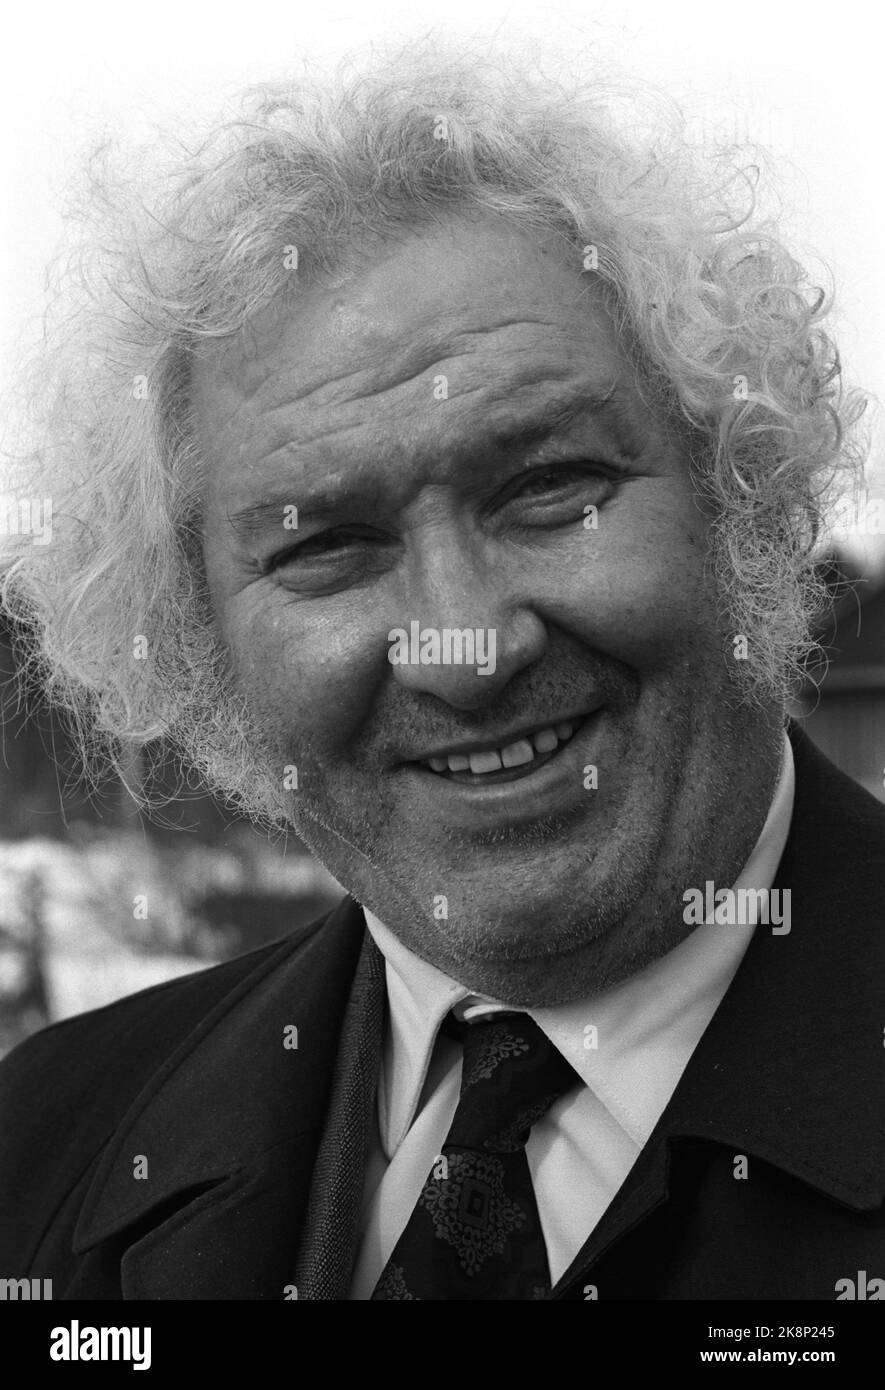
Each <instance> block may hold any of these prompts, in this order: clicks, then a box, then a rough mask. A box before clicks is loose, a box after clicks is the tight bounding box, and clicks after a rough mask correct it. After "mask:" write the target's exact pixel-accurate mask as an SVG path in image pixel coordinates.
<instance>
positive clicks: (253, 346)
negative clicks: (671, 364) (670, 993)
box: [194, 218, 779, 1004]
mask: <svg viewBox="0 0 885 1390" xmlns="http://www.w3.org/2000/svg"><path fill="white" fill-rule="evenodd" d="M194 406H195V419H196V427H197V431H198V436H199V442H200V445H201V448H202V451H203V456H204V458H205V460H206V463H207V483H206V492H205V499H204V500H205V541H204V552H205V563H206V572H207V577H208V582H209V590H210V596H211V601H212V604H213V608H214V611H215V614H216V620H217V624H218V629H219V632H220V634H221V636H222V638H223V640H224V642H225V643H226V644H227V646H228V648H229V650H230V653H231V658H232V664H233V669H234V672H235V677H236V680H237V682H238V684H239V686H240V688H241V689H242V691H243V693H244V694H245V696H246V697H247V700H248V702H249V706H250V709H251V713H252V717H253V719H254V721H255V723H256V728H257V730H258V731H259V732H260V735H261V743H262V745H263V746H264V747H265V748H269V749H271V750H272V753H271V757H272V758H273V757H275V758H276V766H275V767H274V768H272V769H271V770H272V771H273V773H274V775H275V776H276V778H277V779H278V783H279V785H280V786H281V787H283V786H285V785H286V778H287V777H288V783H289V785H290V786H291V784H292V783H293V782H294V780H295V779H294V776H293V774H292V772H291V770H290V771H289V772H288V773H287V768H288V769H292V768H293V767H294V768H296V769H297V790H296V789H292V790H291V791H290V793H289V798H288V804H289V807H290V815H291V820H292V822H293V824H294V826H295V827H296V829H297V830H298V832H299V833H300V834H301V835H302V837H303V838H304V840H305V841H306V842H307V844H308V845H310V846H311V848H312V849H313V850H314V851H315V852H316V853H317V855H318V856H319V857H320V858H321V859H322V860H323V861H324V863H325V864H326V865H327V866H328V867H329V868H330V870H331V871H332V873H333V874H335V876H336V877H337V878H338V879H339V880H340V881H341V882H342V883H343V884H345V885H346V887H347V888H348V889H349V890H350V891H351V892H352V893H353V894H354V896H355V897H356V898H357V899H358V900H359V901H361V902H363V903H365V904H366V905H367V906H368V907H370V908H371V909H372V910H373V911H374V912H376V913H377V915H378V916H379V917H380V918H381V919H382V920H383V921H384V922H385V923H386V924H387V925H388V926H389V927H390V928H391V929H392V930H393V931H395V932H396V933H397V935H398V936H399V937H400V938H401V939H402V940H403V941H404V942H405V943H406V944H407V945H408V946H410V947H411V948H412V949H413V950H414V951H416V952H417V953H418V954H419V955H420V956H422V957H424V958H425V959H428V960H430V961H432V962H433V963H434V964H435V965H437V966H439V967H440V968H441V969H443V970H446V971H447V972H448V973H450V974H452V975H454V976H455V977H456V978H458V979H459V980H461V981H462V982H464V983H466V984H468V985H469V986H471V987H472V988H474V989H476V990H480V991H483V992H485V993H488V994H492V995H495V996H497V997H500V998H505V999H508V1000H510V1001H512V1002H515V1003H523V1004H531V1003H542V1002H556V1001H558V1000H563V999H567V998H577V997H580V996H581V995H582V994H585V993H588V992H590V991H592V990H593V989H596V988H598V987H600V986H601V985H604V984H605V983H607V982H610V981H611V980H614V979H616V978H619V977H621V976H623V975H625V974H627V973H630V972H631V971H632V970H634V969H636V968H637V967H638V966H640V965H641V964H643V963H645V961H647V960H649V959H652V958H654V957H655V956H657V955H659V954H660V953H661V952H662V951H664V950H666V949H669V948H670V947H671V946H672V945H674V944H676V942H677V941H678V940H679V939H681V938H682V936H684V935H685V934H686V933H687V931H688V930H689V928H687V927H686V926H685V925H684V924H683V922H682V906H683V904H682V893H683V891H684V889H685V888H686V887H689V886H695V885H697V886H702V885H703V883H704V881H705V879H707V878H714V879H715V880H717V881H718V882H720V883H723V884H728V883H730V882H732V881H733V879H734V877H735V876H736V874H737V872H738V871H739V870H740V868H741V866H742V864H743V862H744V860H745V859H746V857H747V855H748V853H749V851H750V849H751V848H752V845H753V843H754V840H755V838H756V836H757V835H758V833H759V830H760V829H761V825H762V821H763V819H764V816H765V812H766V810H767V803H768V798H769V796H770V792H771V786H772V781H773V776H774V773H775V770H776V756H777V746H778V739H779V720H778V719H777V717H776V715H775V713H774V712H771V714H770V715H769V716H768V717H766V718H765V719H761V718H760V715H759V714H758V713H757V714H756V715H755V716H751V715H750V714H749V713H748V712H746V711H743V712H742V711H741V710H740V709H739V708H738V707H737V705H736V701H735V696H734V685H733V676H732V675H731V672H730V671H729V663H730V660H731V659H732V658H731V652H732V650H733V649H732V644H731V633H730V632H729V630H728V627H727V624H726V622H725V620H724V619H723V618H722V617H721V616H720V615H719V605H717V602H716V598H715V595H714V593H713V592H712V589H711V584H710V580H709V577H708V575H707V574H706V573H705V560H706V556H707V544H708V521H707V519H706V518H705V516H704V515H703V514H702V511H701V510H700V508H699V506H698V504H697V501H696V499H695V496H694V490H693V487H692V484H691V482H690V479H689V476H688V470H687V462H686V459H685V458H684V457H682V456H681V454H680V452H679V451H678V449H677V448H676V447H674V446H673V445H672V444H671V443H669V442H668V440H667V437H666V434H665V431H664V428H663V424H662V421H661V420H660V419H658V418H656V416H655V414H654V413H653V411H652V410H651V409H650V408H649V407H648V406H647V405H646V404H644V402H643V400H642V399H641V396H640V393H639V389H638V384H637V379H636V375H635V372H634V369H633V368H632V366H631V364H630V361H629V360H628V358H627V355H626V353H625V351H624V349H623V347H622V344H621V342H620V341H619V337H618V333H617V331H616V328H615V326H614V324H613V321H612V319H611V318H610V316H609V315H608V313H607V312H606V309H605V307H604V304H603V300H602V297H601V295H600V294H599V291H598V288H597V287H595V286H594V284H593V277H592V275H589V274H586V273H583V267H582V265H581V261H580V258H579V257H578V256H577V255H575V254H571V253H569V252H568V251H567V250H565V249H563V248H561V247H558V246H557V247H551V246H550V245H542V244H540V243H539V242H538V241H537V240H535V239H534V238H532V237H531V236H528V235H525V234H523V233H521V232H519V231H517V230H515V229H512V228H508V227H507V226H505V225H503V224H502V223H500V222H498V221H497V220H496V219H492V218H489V219H486V220H474V221H468V220H467V219H453V220H452V221H451V222H449V223H448V224H444V225H441V226H439V227H434V228H433V229H430V230H420V231H416V232H415V233H414V235H413V236H412V237H411V238H409V239H407V240H406V241H405V242H404V243H402V244H399V245H394V244H390V245H389V246H387V247H386V248H384V249H381V250H379V251H378V252H377V253H376V254H375V255H374V256H373V257H372V258H371V259H369V260H368V262H367V264H366V265H365V267H364V268H363V269H362V270H360V271H359V272H358V273H355V274H354V275H353V277H352V278H349V279H348V280H346V281H345V282H344V284H343V285H341V286H340V287H337V288H333V287H330V286H329V285H319V286H314V287H312V288H310V289H308V290H305V291H303V292H302V293H301V295H300V297H299V298H298V300H297V302H296V305H295V307H294V308H290V310H289V312H288V314H287V315H286V316H283V315H282V314H281V313H271V312H266V313H265V314H263V315H262V316H259V317H257V318H256V319H254V320H253V322H252V323H251V324H250V326H249V329H248V331H247V332H246V333H245V334H243V335H241V336H240V337H239V338H238V339H237V340H235V341H231V342H228V343H226V344H222V345H219V346H218V347H217V348H216V349H213V351H212V352H211V353H210V354H208V355H207V356H206V357H205V358H204V359H203V360H202V362H201V363H200V365H199V366H198V367H197V369H196V372H195V380H194ZM292 508H297V514H296V513H295V512H293V510H292ZM594 509H595V510H594ZM296 516H297V529H295V526H294V523H295V521H296ZM413 623H416V624H417V625H418V629H417V631H418V633H419V634H420V636H419V639H418V645H417V646H416V647H414V646H413V647H411V649H410V643H409V641H403V642H400V643H398V644H396V654H397V655H398V657H399V658H400V660H399V661H398V662H397V663H392V662H391V660H390V659H389V658H390V653H391V649H392V648H393V647H394V642H393V641H392V639H391V633H392V632H393V631H394V630H395V629H399V630H401V631H402V632H403V633H404V634H405V637H406V638H408V639H411V634H412V624H413ZM447 629H448V630H450V631H451V630H453V629H460V630H462V631H463V630H466V629H469V630H471V632H472V634H473V636H474V641H475V642H476V643H478V647H477V650H476V651H475V653H474V655H476V656H483V657H484V659H483V661H482V662H480V661H475V662H474V663H473V664H468V663H467V662H466V661H465V660H463V659H461V660H458V657H459V656H461V657H462V658H463V657H464V656H467V655H469V651H468V650H467V649H466V648H462V650H461V651H460V652H459V651H458V644H457V641H456V642H455V644H454V645H453V646H451V647H450V648H449V652H448V654H449V656H450V658H452V659H450V660H449V661H445V660H437V661H432V660H431V661H430V662H425V663H422V662H421V661H420V660H419V661H412V660H410V659H409V658H410V657H414V656H419V657H420V655H421V650H422V647H423V650H424V652H425V655H430V656H431V657H432V656H434V655H437V656H444V655H445V654H446V646H445V632H446V630H447ZM430 630H434V631H435V632H436V634H438V641H439V648H438V651H437V652H434V650H433V645H432V642H431V643H427V642H426V641H425V640H424V639H425V638H426V636H427V634H428V632H429V631H430ZM492 641H494V648H492V646H491V643H492ZM483 644H485V645H483ZM492 653H493V658H494V659H490V657H491V656H492ZM748 738H749V739H750V746H749V747H748V746H747V744H746V741H747V739H748ZM431 760H433V766H431ZM465 762H466V763H467V764H468V765H467V766H466V767H465ZM443 769H444V770H443Z"/></svg>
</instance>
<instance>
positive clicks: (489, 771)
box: [415, 711, 595, 787]
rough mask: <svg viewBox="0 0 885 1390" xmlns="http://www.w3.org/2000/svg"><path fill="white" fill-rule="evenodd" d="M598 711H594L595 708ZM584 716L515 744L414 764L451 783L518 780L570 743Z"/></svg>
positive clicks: (490, 782)
mask: <svg viewBox="0 0 885 1390" xmlns="http://www.w3.org/2000/svg"><path fill="white" fill-rule="evenodd" d="M594 712H595V711H594ZM590 717H591V716H590V715H584V716H582V717H581V718H579V719H571V720H568V721H564V722H563V723H560V724H551V725H549V726H548V727H546V728H542V729H538V730H536V732H534V733H532V734H526V735H525V736H524V737H523V738H519V739H515V740H514V741H513V742H512V743H508V744H502V745H501V746H500V747H498V748H488V749H483V750H482V751H481V752H478V753H450V754H449V755H448V756H446V757H438V758H426V759H424V760H423V761H421V762H419V763H416V764H415V766H417V767H420V768H422V769H423V770H424V771H426V772H430V773H432V774H433V776H435V777H440V778H442V779H444V780H445V781H448V782H461V783H463V784H464V785H465V786H473V787H475V786H480V785H487V784H488V785H492V784H494V783H496V782H515V781H517V780H518V779H519V778H521V777H527V776H530V775H531V773H533V772H536V771H537V769H538V768H541V767H543V766H544V765H545V763H549V762H550V761H552V759H553V758H555V757H556V755H557V753H558V752H559V751H560V750H561V749H562V748H564V747H565V746H566V744H568V743H570V742H571V740H572V739H573V738H574V736H575V734H576V733H577V732H578V730H579V729H581V728H583V726H584V724H585V723H586V722H587V719H589V718H590Z"/></svg>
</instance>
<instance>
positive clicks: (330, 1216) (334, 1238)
mask: <svg viewBox="0 0 885 1390" xmlns="http://www.w3.org/2000/svg"><path fill="white" fill-rule="evenodd" d="M385 1000H386V992H385V977H384V957H383V956H382V955H381V952H380V951H379V950H378V947H377V946H376V945H375V942H374V941H373V940H372V938H371V936H370V935H369V933H368V932H366V935H365V940H364V944H363V950H362V953H361V955H360V960H359V964H358V965H357V971H356V976H355V978H354V984H353V989H352V991H351V995H350V1000H349V1002H348V1006H347V1011H346V1013H345V1016H344V1026H343V1028H342V1031H341V1041H340V1044H339V1047H338V1057H337V1060H336V1064H335V1076H334V1080H333V1083H332V1097H331V1100H330V1102H329V1114H328V1119H327V1122H326V1128H325V1132H324V1134H323V1138H322V1141H321V1144H320V1149H319V1153H318V1155H317V1161H316V1167H315V1169H314V1175H313V1182H312V1184H311V1190H310V1198H309V1201H308V1207H307V1223H306V1227H305V1231H304V1234H303V1236H302V1240H301V1246H300V1250H299V1255H298V1260H297V1264H296V1272H295V1283H296V1286H297V1288H298V1296H299V1298H312V1299H346V1298H347V1296H348V1292H349V1290H350V1281H351V1276H352V1273H353V1264H354V1259H355V1257H356V1251H357V1243H358V1238H359V1218H360V1212H361V1209H362V1203H363V1184H364V1177H365V1171H366V1162H367V1157H368V1146H369V1136H370V1134H371V1132H372V1126H373V1125H374V1122H375V1097H376V1094H377V1089H378V1074H379V1070H380V1067H381V1039H382V1033H383V1027H384V1011H385Z"/></svg>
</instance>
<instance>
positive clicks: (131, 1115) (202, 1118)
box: [74, 899, 365, 1299]
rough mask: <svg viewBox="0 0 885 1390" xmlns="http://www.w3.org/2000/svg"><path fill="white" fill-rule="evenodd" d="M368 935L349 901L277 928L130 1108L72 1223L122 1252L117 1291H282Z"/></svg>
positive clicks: (248, 1295)
mask: <svg viewBox="0 0 885 1390" xmlns="http://www.w3.org/2000/svg"><path fill="white" fill-rule="evenodd" d="M364 935H365V926H364V921H363V917H362V913H361V911H360V910H359V908H358V907H357V906H356V904H355V903H353V901H352V900H350V899H345V900H344V901H343V902H342V903H341V904H340V905H339V907H338V908H336V909H335V911H334V912H333V913H332V914H331V915H330V917H329V918H327V919H326V921H325V922H324V923H323V924H321V926H320V929H318V930H315V931H313V932H312V934H311V935H309V936H308V937H307V938H306V939H305V938H303V937H299V938H297V939H296V940H294V941H291V942H290V941H286V942H284V943H283V944H282V946H281V947H280V949H279V951H278V952H276V953H274V954H272V955H271V956H270V957H269V958H266V959H265V960H264V961H263V962H262V964H261V965H260V966H259V967H258V968H257V969H256V970H255V971H254V972H252V973H251V974H250V975H249V976H248V977H247V978H246V979H244V980H243V981H242V982H241V983H240V985H238V986H237V988H236V989H235V990H233V991H232V992H231V994H230V995H228V996H227V997H226V998H224V999H223V1000H222V1001H221V1003H220V1004H218V1005H217V1006H216V1007H215V1008H214V1009H213V1010H212V1011H211V1013H210V1014H209V1015H208V1016H207V1017H206V1018H205V1019H204V1020H203V1021H202V1022H201V1024H200V1025H199V1027H198V1028H197V1029H196V1030H195V1031H194V1033H193V1034H192V1035H191V1036H190V1038H189V1039H188V1040H187V1041H186V1043H184V1044H183V1045H182V1046H181V1047H180V1048H178V1049H177V1051H176V1052H175V1053H174V1054H173V1056H172V1057H171V1058H170V1059H169V1061H168V1062H167V1063H166V1065H165V1066H164V1067H163V1068H162V1070H161V1071H160V1072H159V1073H158V1074H157V1075H156V1076H155V1077H154V1078H153V1080H152V1081H151V1082H150V1083H149V1085H148V1086H147V1087H146V1088H145V1089H144V1091H143V1092H142V1094H141V1095H140V1096H139V1098H138V1099H137V1100H136V1101H135V1103H134V1104H133V1105H132V1106H131V1107H130V1110H129V1111H128V1113H127V1115H126V1117H125V1119H124V1120H123V1122H122V1124H121V1125H120V1126H119V1128H118V1130H117V1132H116V1134H115V1136H114V1138H113V1140H112V1142H111V1144H110V1145H109V1146H108V1148H107V1149H106V1151H105V1154H104V1156H103V1158H102V1161H101V1164H100V1166H99V1168H98V1170H97V1172H96V1174H95V1177H94V1179H93V1181H92V1184H91V1186H90V1189H89V1192H88V1194H87V1197H86V1200H85V1202H84V1205H83V1208H82V1210H81V1214H80V1218H79V1221H78V1223H77V1228H76V1231H75V1235H74V1250H75V1252H78V1253H82V1254H86V1253H87V1252H93V1251H97V1250H99V1249H100V1248H101V1247H102V1245H103V1243H105V1242H112V1243H113V1248H114V1249H118V1250H120V1251H121V1254H120V1267H121V1271H122V1287H123V1295H124V1297H126V1298H139V1299H196V1298H200V1299H218V1298H226V1299H263V1298H270V1299H273V1298H276V1299H283V1298H284V1297H286V1296H287V1294H286V1288H287V1285H288V1284H289V1281H290V1280H291V1278H292V1264H293V1260H294V1257H295V1249H296V1244H297V1240H298V1235H299V1232H300V1229H301V1224H302V1222H303V1219H304V1212H305V1208H306V1204H307V1195H308V1190H309V1185H310V1178H311V1172H312V1169H313V1164H314V1158H315V1155H316V1150H317V1144H318V1141H319V1135H320V1132H321V1129H322V1126H323V1122H324V1118H325V1113H326V1107H327V1104H328V1098H329V1090H330V1086H331V1083H332V1075H333V1067H334V1062H335V1055H336V1040H337V1038H338V1035H339V1032H340V1029H341V1021H342V1016H343V1014H344V1010H345V1006H346V1003H347V998H348V994H349V991H350V985H351V981H352V980H353V975H354V970H355V968H356V963H357V959H358V957H359V953H360V949H361V946H362V942H363V937H364ZM294 1029H297V1034H296V1033H295V1032H294V1031H293V1030H294ZM296 1043H297V1045H295V1044H296ZM289 1296H292V1295H291V1294H290V1295H289Z"/></svg>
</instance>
